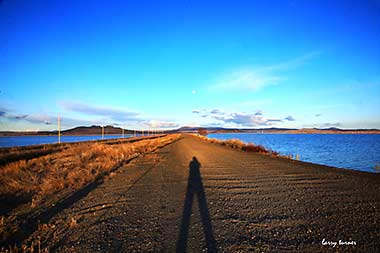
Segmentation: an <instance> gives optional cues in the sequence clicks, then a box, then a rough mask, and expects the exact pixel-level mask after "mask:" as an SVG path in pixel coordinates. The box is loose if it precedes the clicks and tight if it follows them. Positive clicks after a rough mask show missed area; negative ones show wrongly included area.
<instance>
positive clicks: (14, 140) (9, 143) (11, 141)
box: [0, 134, 132, 147]
mask: <svg viewBox="0 0 380 253" xmlns="http://www.w3.org/2000/svg"><path fill="white" fill-rule="evenodd" d="M131 136H132V135H130V134H125V135H124V138H129V137H131ZM117 138H122V135H105V136H104V139H117ZM101 139H102V136H101V135H84V136H61V142H79V141H93V140H101ZM57 142H58V137H57V136H4V137H0V147H16V146H29V145H37V144H49V143H57Z"/></svg>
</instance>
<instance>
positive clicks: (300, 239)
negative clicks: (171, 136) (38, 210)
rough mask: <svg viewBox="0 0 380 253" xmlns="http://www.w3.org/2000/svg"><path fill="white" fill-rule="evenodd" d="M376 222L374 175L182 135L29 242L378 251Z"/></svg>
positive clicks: (378, 194) (61, 248)
mask: <svg viewBox="0 0 380 253" xmlns="http://www.w3.org/2000/svg"><path fill="white" fill-rule="evenodd" d="M379 223H380V175H379V174H370V173H364V172H356V171H350V170H343V169H335V168H329V167H325V166H319V165H313V164H308V163H303V162H298V161H293V160H288V159H284V158H273V157H270V156H266V155H260V154H256V153H249V152H244V151H240V150H235V149H231V148H228V147H224V146H221V145H218V144H211V143H208V142H206V141H204V140H200V139H198V138H196V137H193V136H190V135H183V136H182V137H181V139H179V140H178V141H176V142H174V143H172V144H170V145H168V146H165V147H163V148H162V149H159V150H157V151H155V152H154V153H150V154H147V155H145V156H143V157H139V158H137V159H135V160H133V161H132V162H130V163H129V164H127V165H125V166H123V167H121V168H120V169H119V170H117V171H116V172H115V173H112V174H111V175H110V176H109V177H108V178H107V179H106V180H105V181H104V183H103V184H101V185H99V186H98V187H97V188H95V189H94V190H92V191H91V192H90V193H88V194H87V195H86V196H84V197H83V198H81V199H79V200H78V201H77V202H76V203H74V204H73V205H71V206H70V207H69V208H66V209H64V210H62V211H61V212H60V213H58V215H55V216H54V217H52V218H51V219H50V221H49V222H48V224H46V225H45V226H41V228H40V229H39V231H36V232H35V233H34V234H32V236H31V237H30V239H29V240H30V241H33V240H36V238H40V240H41V242H42V245H41V247H42V248H47V249H49V251H51V252H57V251H58V252H131V251H135V252H140V251H144V252H145V251H155V252H157V251H161V252H162V251H163V252H175V251H177V252H183V251H187V252H200V251H206V252H207V251H208V252H216V251H218V252H246V251H253V252H255V251H257V252H268V251H276V252H282V251H290V252H294V251H298V252H310V251H312V252H336V251H342V252H376V251H377V252H379V250H380V240H379V237H380V224H379ZM339 240H341V241H339ZM334 243H336V245H335V246H334ZM340 243H343V244H344V245H339V244H340ZM324 244H325V245H324Z"/></svg>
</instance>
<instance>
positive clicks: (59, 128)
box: [58, 116, 164, 143]
mask: <svg viewBox="0 0 380 253" xmlns="http://www.w3.org/2000/svg"><path fill="white" fill-rule="evenodd" d="M137 133H138V130H134V131H133V137H136V136H137ZM140 133H141V135H140V136H150V135H156V134H164V131H156V130H145V135H144V129H142V130H140ZM121 136H122V138H125V134H124V128H123V127H122V128H121ZM102 140H104V126H102ZM58 143H61V117H60V116H58Z"/></svg>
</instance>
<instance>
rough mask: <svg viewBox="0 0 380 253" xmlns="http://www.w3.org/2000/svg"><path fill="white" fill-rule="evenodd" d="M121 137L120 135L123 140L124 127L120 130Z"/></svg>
mask: <svg viewBox="0 0 380 253" xmlns="http://www.w3.org/2000/svg"><path fill="white" fill-rule="evenodd" d="M121 135H122V138H124V127H122V128H121Z"/></svg>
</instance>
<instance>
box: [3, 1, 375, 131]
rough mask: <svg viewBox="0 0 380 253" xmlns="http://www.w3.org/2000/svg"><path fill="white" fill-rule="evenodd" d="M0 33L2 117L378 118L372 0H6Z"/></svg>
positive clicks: (38, 121)
mask: <svg viewBox="0 0 380 253" xmlns="http://www.w3.org/2000/svg"><path fill="white" fill-rule="evenodd" d="M0 37H1V40H0V130H52V129H56V128H57V124H56V117H57V116H58V115H60V116H61V118H62V124H63V128H71V127H73V126H77V125H93V124H97V125H99V124H104V125H108V124H113V125H123V126H125V127H126V128H132V129H133V128H138V129H141V128H155V129H159V128H165V129H169V128H176V127H179V126H184V125H187V126H223V127H253V128H262V127H292V128H293V127H295V128H302V127H340V128H380V110H379V109H378V108H380V96H379V95H380V46H379V45H380V3H379V1H375V0H373V1H359V0H357V1H338V0H336V1H322V0H321V1H279V0H277V1H236V0H234V1H193V0H187V1H158V0H156V1H18V0H12V1H11V0H4V1H1V2H0Z"/></svg>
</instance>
